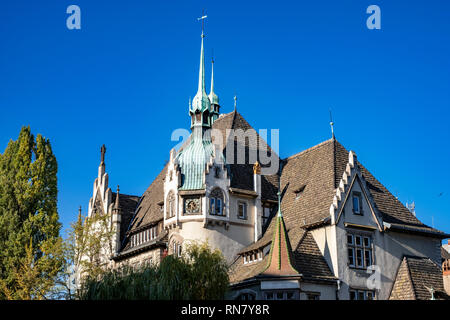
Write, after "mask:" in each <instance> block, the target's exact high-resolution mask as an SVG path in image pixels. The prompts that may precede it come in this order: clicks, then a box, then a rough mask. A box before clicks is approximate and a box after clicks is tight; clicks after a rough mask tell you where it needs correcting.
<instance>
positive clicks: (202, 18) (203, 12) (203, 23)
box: [197, 9, 208, 38]
mask: <svg viewBox="0 0 450 320" xmlns="http://www.w3.org/2000/svg"><path fill="white" fill-rule="evenodd" d="M206 18H208V16H207V15H206V11H205V9H203V10H202V16H201V17H200V18H197V21H200V20H201V21H202V38H204V37H205V34H204V30H205V22H204V21H205V19H206Z"/></svg>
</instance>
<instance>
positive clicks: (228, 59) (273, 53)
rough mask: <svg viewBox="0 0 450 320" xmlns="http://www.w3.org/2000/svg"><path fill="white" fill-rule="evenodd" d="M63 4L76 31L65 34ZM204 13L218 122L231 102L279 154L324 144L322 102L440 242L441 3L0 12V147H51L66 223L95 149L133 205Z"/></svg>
mask: <svg viewBox="0 0 450 320" xmlns="http://www.w3.org/2000/svg"><path fill="white" fill-rule="evenodd" d="M71 4H76V5H78V6H80V8H81V19H82V21H81V30H68V29H67V28H66V18H67V17H68V14H66V8H67V7H68V6H69V5H71ZM371 4H377V5H378V6H379V7H380V8H381V18H382V21H381V30H368V29H367V27H366V19H367V17H368V16H369V15H368V14H366V8H367V7H368V6H369V5H371ZM202 8H206V9H207V14H208V21H207V24H206V35H207V37H206V39H205V50H206V59H207V61H209V60H210V58H211V51H212V49H213V48H214V55H215V59H216V64H215V88H216V90H215V91H216V93H217V94H218V95H219V98H220V99H221V105H222V111H223V112H229V111H231V110H232V109H233V96H234V94H237V96H238V110H239V112H240V113H241V114H242V115H243V116H244V117H245V118H246V119H247V120H248V121H249V122H250V124H252V125H253V126H254V127H255V128H256V129H259V128H267V129H272V128H276V129H280V154H281V156H282V157H287V156H290V155H292V154H294V153H297V152H299V151H301V150H304V149H305V148H308V147H311V146H313V145H315V144H317V143H320V142H322V141H324V140H326V139H329V138H330V128H329V124H328V123H329V114H328V110H329V108H330V107H331V108H332V110H333V117H334V120H335V132H336V137H337V139H338V140H339V141H340V142H341V143H342V144H343V145H344V146H345V147H346V148H347V149H352V150H354V151H356V153H357V154H358V158H359V160H360V161H361V162H362V163H363V164H364V165H365V166H366V167H367V168H369V170H371V171H372V173H373V174H374V175H375V176H376V177H377V178H378V179H379V180H380V181H381V182H382V183H383V184H384V185H385V186H386V187H388V189H390V190H391V192H392V193H394V194H395V195H397V196H398V197H399V199H400V200H401V201H402V202H406V201H413V200H414V201H415V202H416V210H417V215H418V217H419V218H420V219H421V220H422V221H423V222H424V223H426V224H429V225H432V224H434V226H435V227H437V228H439V229H441V230H443V231H446V232H448V233H450V212H449V211H450V209H449V208H450V206H449V205H450V183H449V181H450V167H449V165H450V161H449V160H450V148H449V144H450V142H449V141H450V130H449V123H450V77H449V74H450V73H449V71H450V59H449V57H450V41H449V40H450V39H449V38H450V2H449V1H444V0H442V1H437V0H436V1H425V0H421V1H400V0H395V1H392V0H390V1H381V0H371V1H365V0H353V1H350V0H341V1H325V0H323V1H291V2H287V1H269V2H264V1H242V0H241V1H199V2H195V1H186V0H184V1H137V0H129V1H97V0H96V1H93V0H71V1H63V0H53V1H44V0H41V1H25V0H15V1H4V2H2V4H1V5H0V39H1V40H0V43H1V47H0V108H1V117H0V150H1V151H0V152H3V150H4V148H5V147H6V145H7V142H8V141H9V139H11V138H13V139H16V138H17V135H18V133H19V131H20V127H21V126H23V125H30V126H31V129H32V132H33V133H35V134H37V133H41V134H43V135H44V136H46V137H47V138H49V139H50V140H51V143H52V145H53V149H54V152H55V154H56V156H57V159H58V163H59V173H58V178H59V182H58V183H59V200H58V201H59V213H60V216H61V221H62V222H63V224H64V228H67V226H68V224H69V222H70V221H73V220H74V219H75V218H76V214H77V208H78V206H79V205H82V206H83V212H86V209H87V204H88V201H89V198H90V197H91V195H92V184H93V182H94V179H95V178H96V176H97V167H98V164H99V160H100V154H99V149H100V146H101V145H102V144H106V146H107V153H106V169H107V172H108V173H109V175H110V186H112V187H113V189H115V186H116V185H117V184H120V186H121V191H122V192H123V193H128V194H136V195H141V194H142V193H143V192H144V191H145V189H146V188H147V187H148V185H150V183H151V182H152V180H153V179H154V177H155V176H156V175H157V174H158V173H159V171H160V170H161V169H162V167H163V164H164V161H165V160H167V159H168V158H169V150H170V149H171V148H172V147H173V146H174V145H175V143H174V142H171V141H170V135H171V132H172V131H173V130H174V129H176V128H188V126H189V118H188V99H189V97H190V96H191V97H193V96H194V95H195V93H196V89H197V79H198V61H199V49H200V25H199V23H198V22H197V21H196V18H197V17H198V16H200V14H201V9H202ZM209 74H210V67H209V64H208V65H207V83H209Z"/></svg>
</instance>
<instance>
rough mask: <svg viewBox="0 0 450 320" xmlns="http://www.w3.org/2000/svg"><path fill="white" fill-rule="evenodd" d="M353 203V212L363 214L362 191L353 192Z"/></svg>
mask: <svg viewBox="0 0 450 320" xmlns="http://www.w3.org/2000/svg"><path fill="white" fill-rule="evenodd" d="M352 205H353V213H354V214H357V215H362V214H363V213H362V201H361V193H359V192H353V193H352Z"/></svg>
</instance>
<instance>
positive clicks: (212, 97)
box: [208, 59, 219, 104]
mask: <svg viewBox="0 0 450 320" xmlns="http://www.w3.org/2000/svg"><path fill="white" fill-rule="evenodd" d="M208 97H209V100H210V101H211V104H219V97H218V96H217V95H216V94H215V93H214V59H213V60H211V91H210V92H209V95H208Z"/></svg>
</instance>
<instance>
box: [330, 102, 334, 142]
mask: <svg viewBox="0 0 450 320" xmlns="http://www.w3.org/2000/svg"><path fill="white" fill-rule="evenodd" d="M330 127H331V138H332V139H334V122H333V115H332V114H331V109H330Z"/></svg>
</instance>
